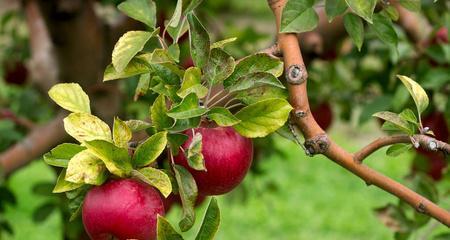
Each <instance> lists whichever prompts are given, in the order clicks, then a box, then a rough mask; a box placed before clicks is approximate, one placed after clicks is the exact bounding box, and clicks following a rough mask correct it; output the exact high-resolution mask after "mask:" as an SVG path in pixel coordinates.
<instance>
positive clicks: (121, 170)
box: [85, 140, 132, 177]
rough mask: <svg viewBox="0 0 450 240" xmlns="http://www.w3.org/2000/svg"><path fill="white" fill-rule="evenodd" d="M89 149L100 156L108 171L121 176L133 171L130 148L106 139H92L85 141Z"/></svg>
mask: <svg viewBox="0 0 450 240" xmlns="http://www.w3.org/2000/svg"><path fill="white" fill-rule="evenodd" d="M85 144H86V147H87V148H88V150H89V151H90V152H91V153H92V154H94V155H95V156H96V157H98V158H100V159H101V160H102V161H103V163H104V164H105V166H106V168H107V169H108V171H109V172H110V173H112V174H114V175H116V176H119V177H126V176H128V175H129V174H130V172H131V169H132V167H131V161H130V156H129V155H128V150H127V149H125V148H119V147H117V146H115V145H114V144H112V143H110V142H107V141H104V140H92V141H87V142H85Z"/></svg>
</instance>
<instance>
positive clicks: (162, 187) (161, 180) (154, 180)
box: [132, 167, 172, 198]
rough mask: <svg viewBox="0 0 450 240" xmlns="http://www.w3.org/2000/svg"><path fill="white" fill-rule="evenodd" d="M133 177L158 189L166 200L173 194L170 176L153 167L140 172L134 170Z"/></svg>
mask: <svg viewBox="0 0 450 240" xmlns="http://www.w3.org/2000/svg"><path fill="white" fill-rule="evenodd" d="M132 175H133V176H136V177H138V178H139V179H140V180H142V181H144V182H145V183H147V184H149V185H151V186H153V187H155V188H157V189H158V190H159V191H160V192H161V194H162V195H163V196H164V197H166V198H167V197H168V196H169V194H170V193H171V192H172V184H171V182H170V179H169V176H167V174H166V173H165V172H163V171H161V170H159V169H156V168H152V167H146V168H141V169H139V170H133V171H132Z"/></svg>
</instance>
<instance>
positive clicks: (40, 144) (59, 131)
mask: <svg viewBox="0 0 450 240" xmlns="http://www.w3.org/2000/svg"><path fill="white" fill-rule="evenodd" d="M65 115H66V114H65V113H64V114H63V113H60V114H59V115H58V116H57V117H56V118H55V119H53V120H52V121H51V122H49V123H47V124H44V125H42V126H39V127H36V128H34V129H33V131H31V132H30V133H29V134H28V136H27V137H26V138H24V139H23V140H22V141H20V142H19V143H16V144H15V145H14V146H12V147H10V148H9V149H8V150H6V151H5V152H3V153H1V154H0V169H2V170H3V172H4V173H5V174H6V175H8V174H9V173H11V172H13V171H14V170H16V169H17V168H19V167H21V166H23V165H25V164H27V163H28V162H29V161H30V160H33V159H36V158H39V157H41V156H42V154H44V153H45V152H47V151H48V149H50V148H52V147H54V146H55V145H57V144H59V143H61V142H63V141H64V140H65V139H66V138H67V134H66V132H65V131H64V127H63V118H64V117H65Z"/></svg>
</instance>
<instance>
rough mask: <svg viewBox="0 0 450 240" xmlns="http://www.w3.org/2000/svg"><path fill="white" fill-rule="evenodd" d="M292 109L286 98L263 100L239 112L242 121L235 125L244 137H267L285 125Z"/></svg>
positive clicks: (238, 116)
mask: <svg viewBox="0 0 450 240" xmlns="http://www.w3.org/2000/svg"><path fill="white" fill-rule="evenodd" d="M291 110H292V107H291V105H289V103H288V102H287V101H286V100H284V99H276V98H275V99H267V100H263V101H261V102H257V103H254V104H252V105H249V106H246V107H244V108H242V109H241V110H240V111H239V112H237V113H236V117H237V118H238V119H239V120H241V122H240V123H238V124H237V125H234V126H233V127H234V129H236V131H238V132H239V133H240V134H241V135H242V136H244V137H249V138H256V137H265V136H267V135H268V134H269V133H272V132H274V131H276V130H277V129H278V128H280V127H281V126H283V125H284V123H285V122H286V120H287V118H288V116H289V113H290V111H291Z"/></svg>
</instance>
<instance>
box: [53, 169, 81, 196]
mask: <svg viewBox="0 0 450 240" xmlns="http://www.w3.org/2000/svg"><path fill="white" fill-rule="evenodd" d="M65 178H66V169H63V170H62V171H61V173H60V174H59V176H58V179H57V180H56V185H55V188H54V189H53V193H62V192H67V191H71V190H74V189H77V188H79V187H81V186H83V184H82V183H72V182H68V181H66V180H65Z"/></svg>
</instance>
